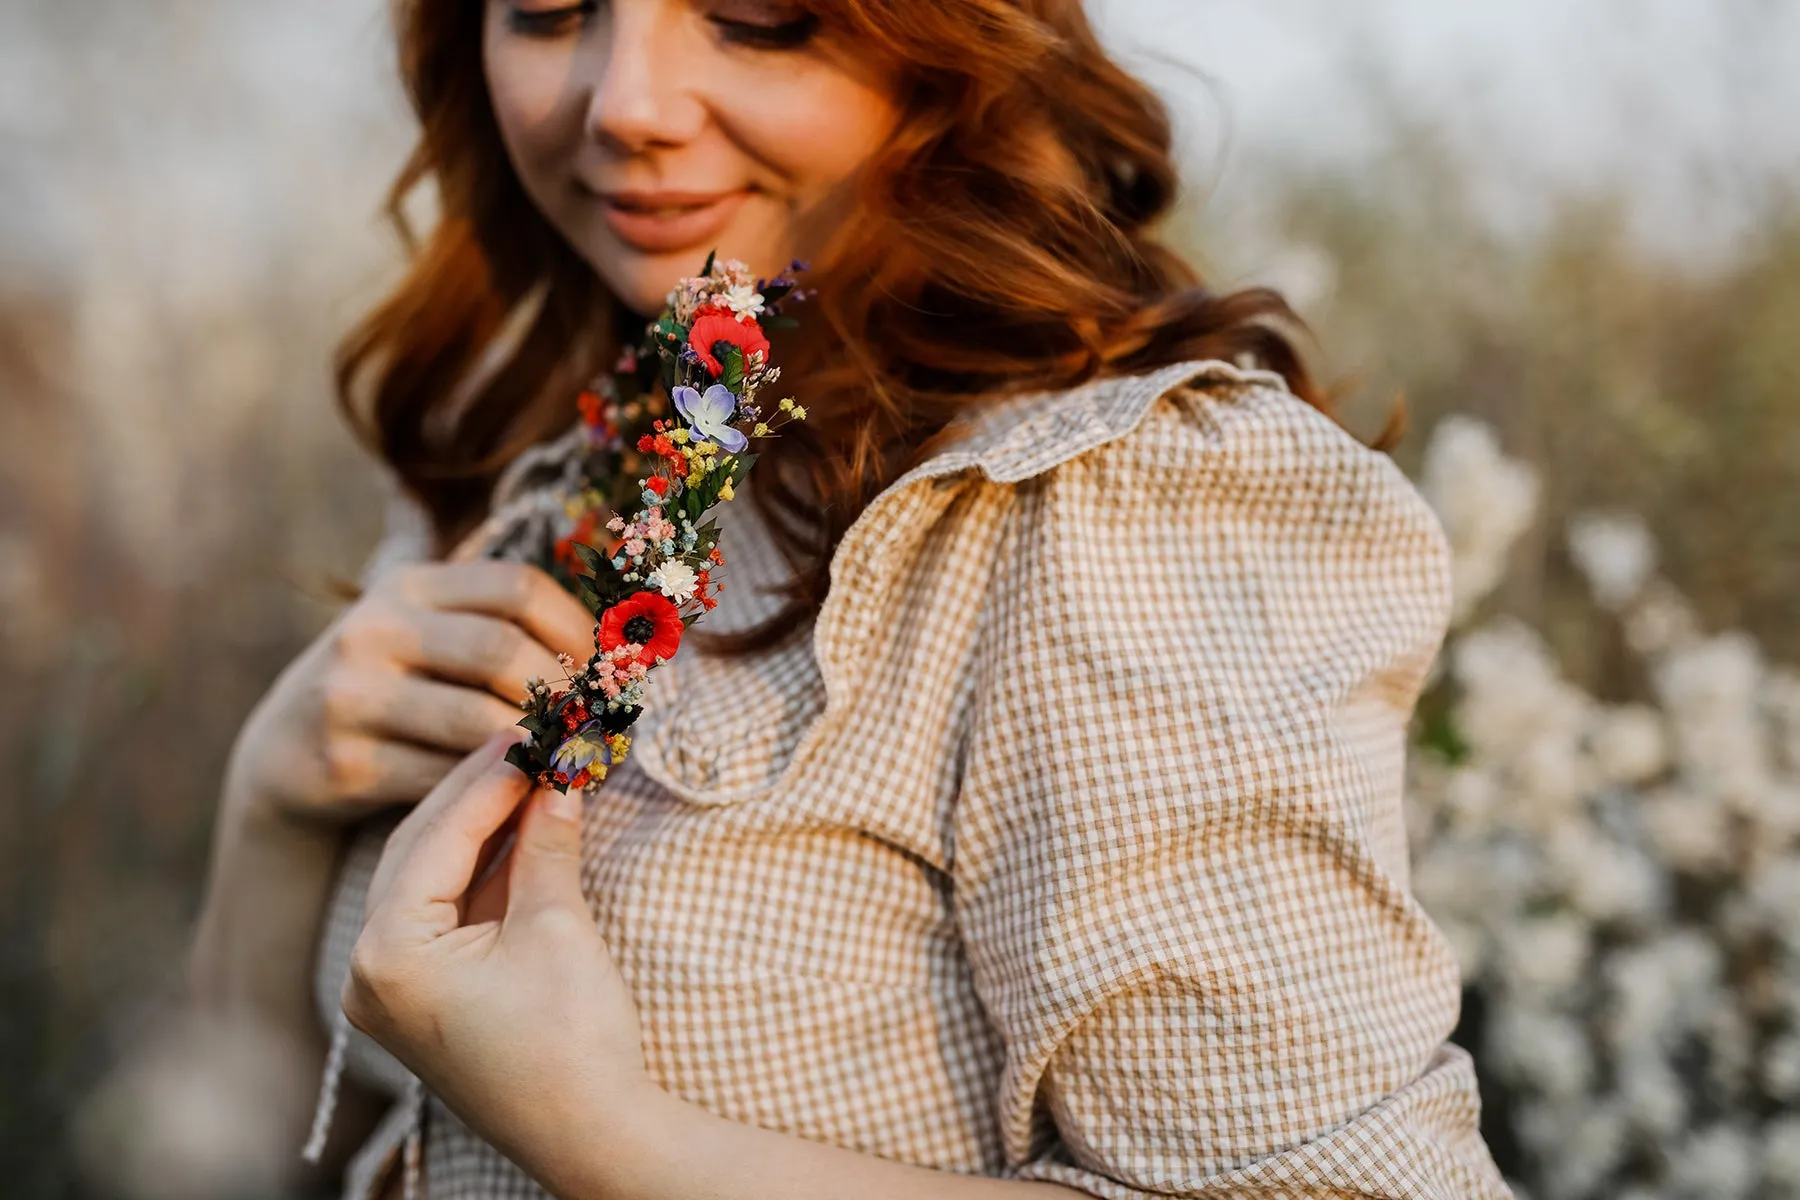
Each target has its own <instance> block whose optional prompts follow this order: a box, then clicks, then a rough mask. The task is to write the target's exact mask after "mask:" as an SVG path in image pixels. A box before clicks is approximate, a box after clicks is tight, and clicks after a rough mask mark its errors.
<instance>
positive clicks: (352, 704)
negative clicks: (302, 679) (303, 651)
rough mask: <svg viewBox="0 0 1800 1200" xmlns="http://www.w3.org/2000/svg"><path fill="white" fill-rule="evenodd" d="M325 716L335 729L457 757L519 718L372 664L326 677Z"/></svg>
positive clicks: (459, 691) (489, 699)
mask: <svg viewBox="0 0 1800 1200" xmlns="http://www.w3.org/2000/svg"><path fill="white" fill-rule="evenodd" d="M521 682H522V681H521ZM326 713H327V719H328V721H329V722H330V724H331V725H332V726H334V727H335V728H337V729H341V730H347V731H351V732H358V733H372V734H377V735H381V736H384V737H388V738H399V739H402V740H403V741H406V742H414V743H418V744H420V745H422V746H427V747H433V748H435V749H437V750H441V751H446V752H449V753H452V754H459V755H460V754H468V753H469V752H470V751H472V750H475V749H476V748H478V747H479V746H481V744H482V743H484V742H486V741H487V740H488V739H489V738H491V737H493V736H494V735H495V734H497V733H503V732H505V731H506V730H508V729H510V728H512V727H513V726H515V725H517V724H518V723H519V716H520V712H519V709H518V707H517V706H516V705H512V704H508V703H506V702H505V701H503V700H500V699H499V698H497V697H495V696H492V695H490V694H488V693H487V692H482V691H477V690H475V689H474V688H469V687H459V686H457V685H455V684H449V683H442V682H439V681H438V680H435V679H428V678H425V677H424V676H421V675H412V674H401V673H399V672H396V671H394V670H392V669H391V668H387V669H383V668H381V667H379V666H376V665H373V664H368V665H363V664H356V665H346V666H343V667H339V668H337V669H336V670H335V671H334V672H333V673H332V678H331V679H330V680H329V681H328V682H327V685H326ZM441 775H442V772H440V773H439V776H438V777H441ZM438 777H434V778H433V782H434V783H435V782H436V779H437V778H438ZM416 794H417V793H415V795H416Z"/></svg>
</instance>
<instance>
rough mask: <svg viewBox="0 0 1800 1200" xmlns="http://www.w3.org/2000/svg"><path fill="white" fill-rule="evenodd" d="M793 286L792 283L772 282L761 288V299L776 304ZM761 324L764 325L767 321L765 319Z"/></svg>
mask: <svg viewBox="0 0 1800 1200" xmlns="http://www.w3.org/2000/svg"><path fill="white" fill-rule="evenodd" d="M795 286H796V285H794V284H792V283H772V284H770V285H769V286H768V287H766V288H764V289H763V294H762V295H763V299H764V300H765V301H767V302H768V303H770V304H777V303H779V302H780V301H781V298H782V297H783V296H785V295H787V294H788V293H789V292H791V291H793V290H794V288H795ZM763 324H764V326H765V327H766V326H767V325H768V322H766V321H765V322H763Z"/></svg>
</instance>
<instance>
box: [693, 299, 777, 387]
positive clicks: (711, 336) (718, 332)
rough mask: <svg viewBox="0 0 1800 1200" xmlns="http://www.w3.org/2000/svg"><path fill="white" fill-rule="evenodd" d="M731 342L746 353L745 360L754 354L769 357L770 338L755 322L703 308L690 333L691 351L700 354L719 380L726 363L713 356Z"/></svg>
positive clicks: (697, 315)
mask: <svg viewBox="0 0 1800 1200" xmlns="http://www.w3.org/2000/svg"><path fill="white" fill-rule="evenodd" d="M720 342H728V343H730V344H731V345H733V346H736V347H737V348H738V349H739V350H741V351H743V353H744V358H745V360H746V361H748V360H749V358H750V356H751V355H752V354H767V353H768V352H769V339H768V338H766V337H764V336H763V331H762V326H761V325H758V324H757V323H756V322H755V321H751V320H748V319H746V320H739V319H738V318H737V317H735V316H733V315H732V314H731V310H730V309H726V308H703V309H701V310H700V311H699V312H697V313H695V314H694V324H693V326H692V327H691V328H689V330H688V348H689V349H691V350H692V351H693V352H694V353H695V354H697V355H699V357H700V362H701V364H702V365H703V366H705V367H706V369H707V370H708V371H711V372H712V373H713V377H714V378H715V379H716V378H718V377H719V376H720V375H723V374H724V373H725V364H724V363H721V362H720V361H719V360H718V358H717V357H715V356H714V354H713V347H715V346H717V345H718V344H719V343H720Z"/></svg>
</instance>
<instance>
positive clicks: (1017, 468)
mask: <svg viewBox="0 0 1800 1200" xmlns="http://www.w3.org/2000/svg"><path fill="white" fill-rule="evenodd" d="M921 469H922V470H923V471H924V472H925V473H928V474H947V473H950V472H952V471H956V470H964V469H976V470H979V471H980V472H981V473H982V474H984V475H985V476H986V477H987V478H989V479H990V480H992V481H994V482H996V483H1003V484H1015V485H1016V484H1024V483H1027V482H1031V483H1033V484H1034V485H1036V486H1037V487H1039V488H1040V489H1042V490H1047V491H1050V492H1053V493H1056V494H1057V495H1058V498H1059V500H1061V501H1062V502H1063V503H1064V504H1068V503H1085V504H1092V505H1097V506H1100V507H1103V508H1107V509H1116V508H1118V507H1120V506H1121V505H1127V506H1129V505H1155V504H1158V503H1163V502H1166V503H1171V504H1176V505H1178V506H1179V507H1181V508H1184V509H1188V510H1190V511H1191V510H1193V509H1195V508H1196V507H1197V508H1198V509H1200V510H1202V511H1205V512H1213V513H1220V514H1223V513H1225V512H1227V511H1229V512H1231V513H1232V514H1233V515H1234V516H1236V517H1238V518H1242V519H1252V520H1257V521H1263V522H1267V523H1268V526H1267V531H1268V532H1269V533H1270V534H1271V535H1274V534H1277V533H1278V532H1279V531H1280V530H1281V529H1282V528H1284V527H1286V528H1289V529H1291V530H1293V531H1295V532H1301V533H1312V534H1317V535H1321V536H1328V537H1342V538H1355V537H1357V536H1359V535H1360V536H1363V537H1366V538H1368V539H1371V540H1386V541H1388V542H1391V543H1393V544H1394V545H1397V546H1406V547H1411V548H1412V549H1413V550H1414V551H1416V552H1417V553H1418V554H1419V555H1421V556H1422V557H1423V558H1425V559H1428V560H1435V561H1437V562H1438V563H1440V564H1441V565H1443V566H1444V572H1445V577H1446V586H1447V574H1448V567H1447V564H1448V560H1449V554H1450V550H1449V543H1448V539H1447V537H1446V536H1445V534H1444V530H1443V526H1442V524H1441V523H1440V522H1439V520H1438V518H1437V516H1436V514H1435V513H1434V512H1433V511H1432V510H1431V508H1430V506H1429V505H1428V504H1427V503H1426V501H1425V499H1424V497H1423V496H1422V495H1421V494H1420V493H1419V491H1418V489H1417V488H1416V487H1414V485H1413V484H1412V482H1411V481H1410V480H1409V479H1407V477H1406V475H1405V474H1404V473H1403V472H1402V471H1401V470H1400V468H1399V467H1398V465H1397V464H1395V463H1394V461H1393V460H1392V459H1391V458H1390V457H1389V456H1388V455H1387V454H1385V453H1383V452H1381V451H1378V450H1374V449H1371V448H1369V447H1368V446H1365V445H1364V444H1363V443H1362V442H1360V441H1358V440H1357V439H1356V438H1355V437H1354V436H1353V435H1351V434H1350V433H1349V431H1347V430H1346V429H1344V428H1343V426H1341V425H1339V424H1338V423H1337V422H1336V421H1335V420H1333V419H1332V418H1331V417H1330V416H1328V415H1327V414H1325V413H1323V412H1321V411H1320V410H1319V409H1317V408H1315V407H1313V406H1312V405H1310V404H1308V403H1306V402H1305V401H1304V400H1302V399H1300V398H1299V397H1298V396H1296V395H1295V394H1294V393H1293V392H1292V391H1291V390H1290V389H1289V388H1288V386H1287V383H1286V381H1285V380H1284V379H1283V378H1282V377H1281V376H1280V375H1278V374H1275V373H1274V372H1271V371H1263V370H1255V369H1249V368H1244V367H1239V366H1236V365H1233V364H1231V363H1227V362H1222V361H1216V360H1212V361H1196V362H1187V363H1179V364H1175V365H1173V366H1169V367H1164V368H1161V369H1159V370H1156V371H1151V372H1146V373H1143V374H1138V375H1129V376H1115V377H1108V378H1103V379H1099V380H1096V381H1093V382H1091V383H1088V384H1085V385H1083V386H1081V387H1077V388H1070V389H1066V390H1062V391H1055V392H1043V393H1037V394H1033V395H1029V396H1022V397H1018V398H1015V399H1012V400H1008V401H1004V402H1002V403H1000V404H997V405H995V406H993V407H992V408H990V409H986V410H983V411H982V412H980V413H979V414H977V415H976V416H974V417H973V418H971V419H970V421H969V422H968V425H967V429H966V432H965V433H964V434H963V436H961V437H959V438H958V439H956V440H955V441H954V442H953V443H952V444H951V446H950V447H949V448H948V449H946V450H945V451H943V452H941V453H940V454H938V455H937V456H936V457H934V458H933V459H932V460H931V461H930V462H928V463H927V464H925V466H924V467H923V468H921ZM1146 515H1148V514H1146Z"/></svg>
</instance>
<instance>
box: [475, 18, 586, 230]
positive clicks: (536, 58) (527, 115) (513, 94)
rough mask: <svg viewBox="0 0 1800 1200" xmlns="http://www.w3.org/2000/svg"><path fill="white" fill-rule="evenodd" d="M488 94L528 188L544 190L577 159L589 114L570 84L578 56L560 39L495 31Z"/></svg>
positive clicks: (489, 50) (489, 55) (491, 41)
mask: <svg viewBox="0 0 1800 1200" xmlns="http://www.w3.org/2000/svg"><path fill="white" fill-rule="evenodd" d="M486 60H487V64H486V65H487V83H488V96H489V98H490V100H491V101H492V103H493V106H494V120H495V122H496V123H497V124H498V125H499V127H500V137H501V140H502V141H503V142H505V144H506V151H507V155H508V156H509V157H510V158H511V159H512V161H513V168H514V169H515V170H516V171H517V172H518V174H519V177H520V180H521V182H523V183H524V184H525V186H526V190H527V191H530V192H532V193H534V194H539V195H541V194H543V193H544V192H545V191H547V190H548V188H547V187H546V185H547V184H548V183H550V182H551V181H553V180H556V179H558V178H560V177H561V176H562V175H563V174H564V173H566V171H567V169H568V167H569V165H570V164H571V163H572V162H573V161H574V157H575V153H576V150H577V149H578V147H579V145H580V141H581V136H582V128H583V122H584V117H585V114H584V112H583V110H582V107H581V104H580V102H579V96H580V90H579V89H578V88H575V87H572V86H570V82H569V80H570V75H571V72H572V70H573V67H574V56H573V55H572V54H571V53H570V52H569V50H568V49H567V48H566V47H564V46H562V45H559V44H555V43H543V44H534V43H532V42H529V41H527V40H525V39H522V38H517V37H505V36H502V37H499V38H495V37H492V36H490V38H489V42H488V47H487V55H486Z"/></svg>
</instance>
